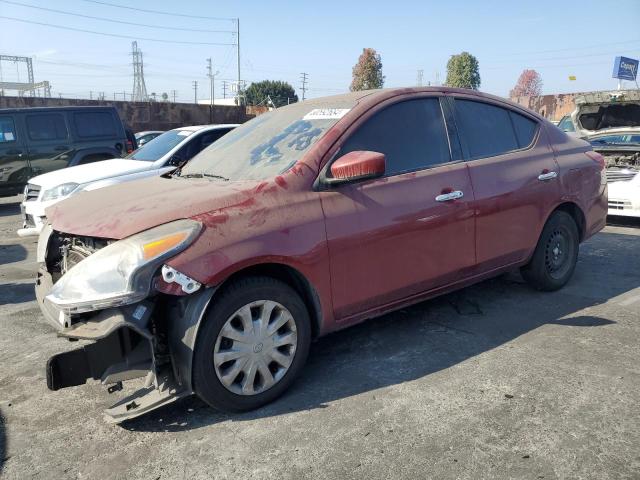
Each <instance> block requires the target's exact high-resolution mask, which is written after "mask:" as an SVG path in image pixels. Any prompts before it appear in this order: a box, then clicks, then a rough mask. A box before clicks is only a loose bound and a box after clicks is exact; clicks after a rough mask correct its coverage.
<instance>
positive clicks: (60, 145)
mask: <svg viewBox="0 0 640 480" xmlns="http://www.w3.org/2000/svg"><path fill="white" fill-rule="evenodd" d="M24 125H25V132H26V136H27V144H28V145H29V149H28V151H29V162H30V164H31V176H34V177H35V176H37V175H42V174H43V173H47V172H51V171H53V170H58V169H60V168H64V167H66V166H67V165H68V164H69V159H70V158H71V150H72V149H71V138H70V135H69V128H68V125H67V120H66V113H65V112H62V111H60V112H37V111H36V112H34V113H25V114H24Z"/></svg>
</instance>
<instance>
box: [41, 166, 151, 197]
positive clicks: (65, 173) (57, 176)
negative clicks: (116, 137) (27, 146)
mask: <svg viewBox="0 0 640 480" xmlns="http://www.w3.org/2000/svg"><path fill="white" fill-rule="evenodd" d="M152 167H153V162H144V161H140V160H127V159H124V158H114V159H113V160H102V161H100V162H93V163H87V164H86V165H77V166H75V167H68V168H62V169H60V170H54V171H53V172H49V173H44V174H42V175H38V176H37V177H33V178H32V179H30V180H29V183H32V184H34V185H39V186H40V187H42V188H43V189H44V190H46V189H48V188H53V187H56V186H58V185H61V184H63V183H78V184H83V183H88V182H95V181H96V180H102V179H103V178H109V177H116V176H118V175H125V174H128V173H134V172H140V171H143V170H149V169H150V168H152Z"/></svg>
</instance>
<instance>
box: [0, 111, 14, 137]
mask: <svg viewBox="0 0 640 480" xmlns="http://www.w3.org/2000/svg"><path fill="white" fill-rule="evenodd" d="M15 141H16V126H15V125H14V123H13V118H11V117H0V143H7V142H15Z"/></svg>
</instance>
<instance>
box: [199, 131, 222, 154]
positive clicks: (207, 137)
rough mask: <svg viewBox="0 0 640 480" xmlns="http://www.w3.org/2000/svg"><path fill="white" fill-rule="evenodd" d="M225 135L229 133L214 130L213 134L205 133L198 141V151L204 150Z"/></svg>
mask: <svg viewBox="0 0 640 480" xmlns="http://www.w3.org/2000/svg"><path fill="white" fill-rule="evenodd" d="M226 133H229V130H228V129H224V130H214V131H213V132H207V133H205V134H204V135H202V137H201V140H200V150H204V149H205V148H207V147H208V146H209V145H211V144H212V143H213V142H215V141H216V140H218V139H219V138H220V137H222V136H223V135H224V134H226Z"/></svg>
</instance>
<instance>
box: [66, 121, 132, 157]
mask: <svg viewBox="0 0 640 480" xmlns="http://www.w3.org/2000/svg"><path fill="white" fill-rule="evenodd" d="M69 117H70V119H69V120H70V124H71V129H72V132H73V136H74V137H75V139H76V144H77V148H89V147H108V148H109V149H115V150H116V151H118V152H123V151H124V148H125V143H126V134H125V132H124V129H123V127H122V122H120V119H119V118H117V114H116V112H115V111H112V110H110V109H109V110H107V109H104V110H84V109H79V110H76V111H71V112H69ZM134 139H135V138H134ZM128 153H130V152H128ZM99 160H104V158H96V159H95V161H99ZM83 163H87V162H83Z"/></svg>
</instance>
